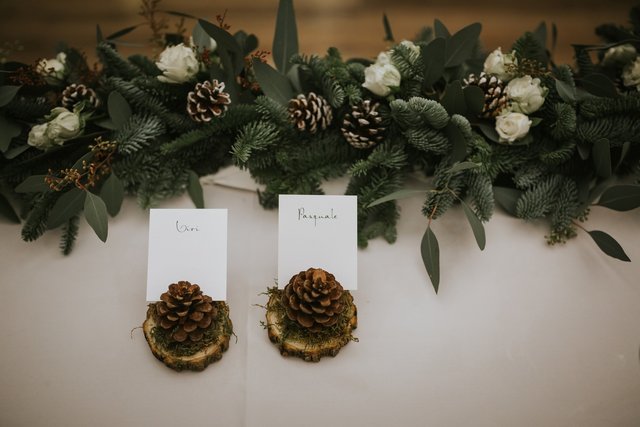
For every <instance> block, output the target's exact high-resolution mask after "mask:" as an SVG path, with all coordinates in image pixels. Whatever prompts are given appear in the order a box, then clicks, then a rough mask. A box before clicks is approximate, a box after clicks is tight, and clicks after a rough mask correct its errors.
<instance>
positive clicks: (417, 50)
mask: <svg viewBox="0 0 640 427" xmlns="http://www.w3.org/2000/svg"><path fill="white" fill-rule="evenodd" d="M400 44H401V45H402V46H406V47H408V48H409V49H411V51H412V52H413V53H415V54H418V55H419V54H420V46H416V44H415V43H414V42H412V41H411V40H402V41H401V42H400Z"/></svg>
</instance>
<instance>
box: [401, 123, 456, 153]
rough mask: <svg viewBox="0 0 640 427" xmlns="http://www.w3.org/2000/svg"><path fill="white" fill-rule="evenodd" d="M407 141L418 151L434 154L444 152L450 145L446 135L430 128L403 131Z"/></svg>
mask: <svg viewBox="0 0 640 427" xmlns="http://www.w3.org/2000/svg"><path fill="white" fill-rule="evenodd" d="M404 136H405V137H406V138H407V142H408V143H409V144H410V145H411V146H413V147H415V148H417V149H418V150H420V151H424V152H427V153H434V154H446V153H447V152H448V151H449V150H450V149H451V145H450V143H449V140H448V139H447V137H446V136H445V135H444V134H443V133H442V132H440V131H438V130H435V129H432V128H412V129H408V130H407V131H405V132H404Z"/></svg>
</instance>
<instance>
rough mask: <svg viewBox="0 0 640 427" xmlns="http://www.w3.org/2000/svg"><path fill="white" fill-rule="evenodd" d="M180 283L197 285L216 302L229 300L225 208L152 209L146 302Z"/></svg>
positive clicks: (150, 215) (156, 299)
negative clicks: (227, 298)
mask: <svg viewBox="0 0 640 427" xmlns="http://www.w3.org/2000/svg"><path fill="white" fill-rule="evenodd" d="M180 280H188V281H189V282H191V283H197V284H198V285H199V286H200V289H202V291H203V292H204V293H205V294H207V295H209V296H211V298H213V299H214V300H215V301H222V300H225V299H226V297H227V210H226V209H151V211H150V213H149V262H148V265H147V301H158V300H159V299H160V295H161V294H162V293H163V292H165V291H166V290H167V287H168V286H169V285H170V284H171V283H175V282H178V281H180Z"/></svg>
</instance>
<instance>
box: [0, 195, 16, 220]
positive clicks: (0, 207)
mask: <svg viewBox="0 0 640 427" xmlns="http://www.w3.org/2000/svg"><path fill="white" fill-rule="evenodd" d="M0 215H1V216H3V217H5V218H6V219H8V220H9V221H11V222H13V223H15V224H20V218H19V217H18V215H17V214H16V211H14V210H13V206H11V203H9V200H7V198H6V197H4V195H3V194H0Z"/></svg>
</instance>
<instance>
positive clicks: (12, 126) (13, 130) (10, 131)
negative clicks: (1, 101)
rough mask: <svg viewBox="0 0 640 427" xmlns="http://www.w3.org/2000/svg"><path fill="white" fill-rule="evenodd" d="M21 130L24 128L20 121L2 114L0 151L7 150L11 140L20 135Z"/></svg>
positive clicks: (0, 118)
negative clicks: (17, 121)
mask: <svg viewBox="0 0 640 427" xmlns="http://www.w3.org/2000/svg"><path fill="white" fill-rule="evenodd" d="M21 131H22V128H21V127H20V125H19V124H18V123H16V122H14V121H13V120H9V119H7V118H6V117H5V116H3V115H1V114H0V151H2V152H3V153H4V152H6V151H7V149H8V148H9V145H11V140H12V139H13V138H15V137H16V136H18V135H20V132H21Z"/></svg>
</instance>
